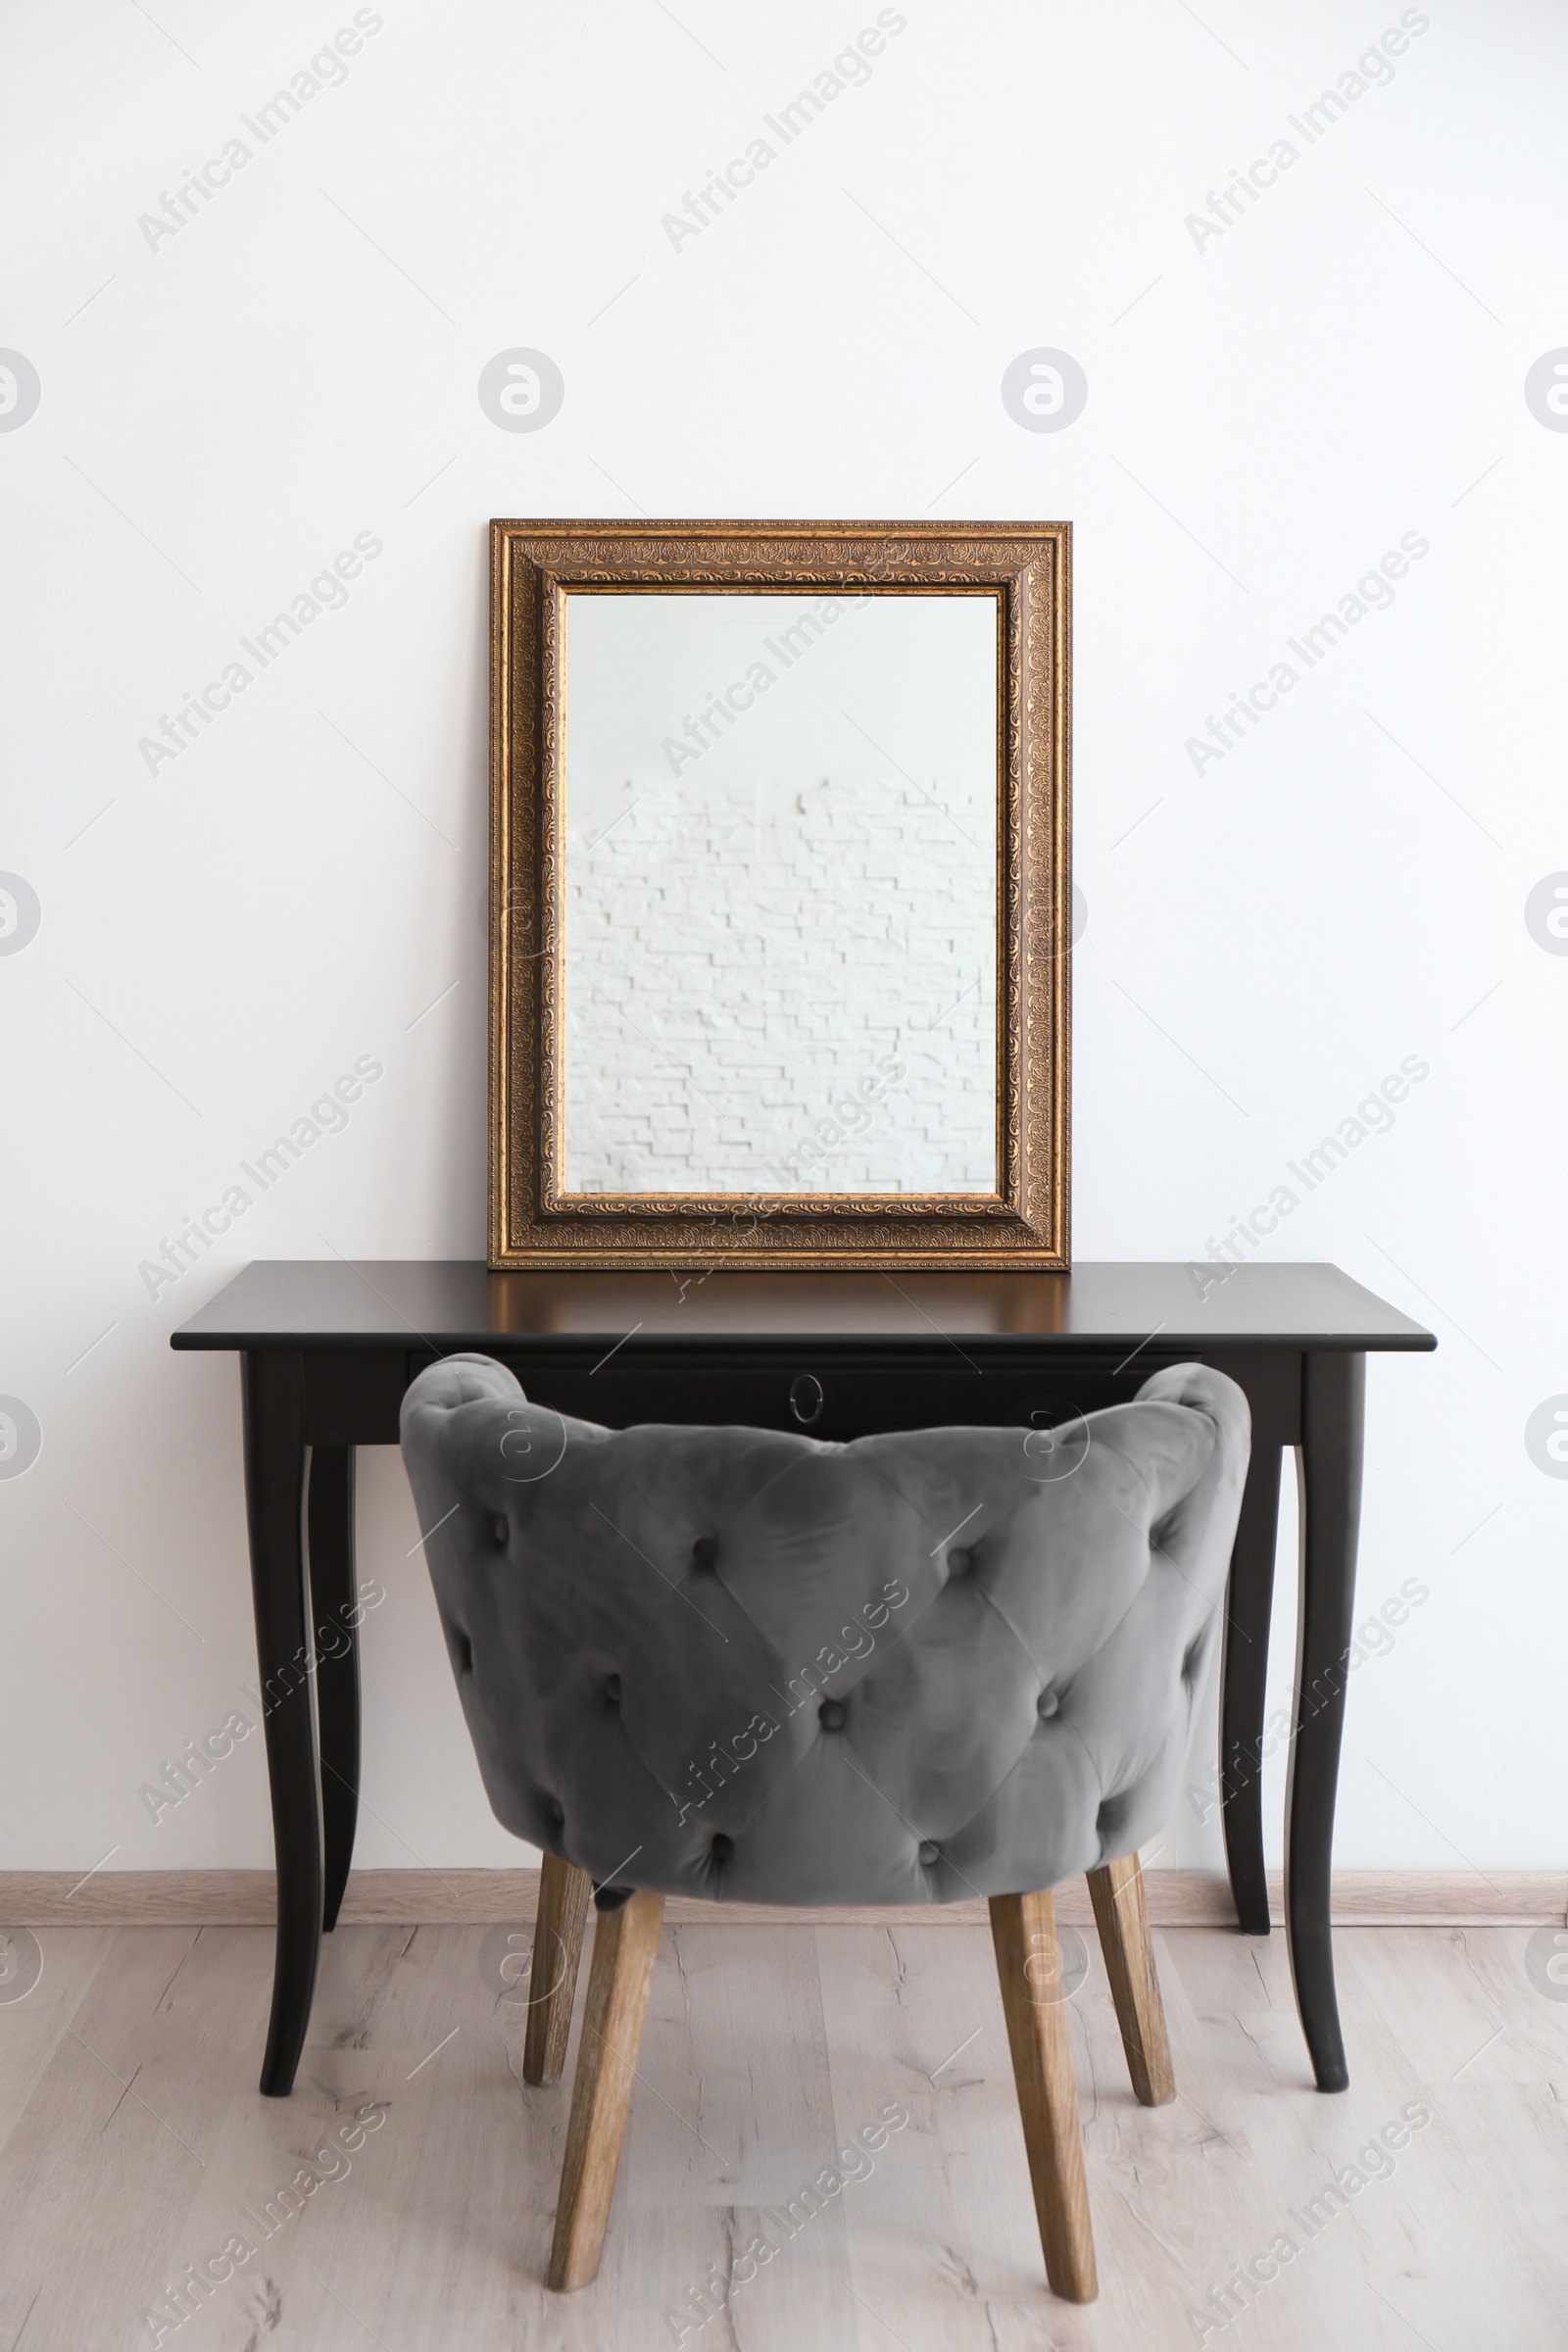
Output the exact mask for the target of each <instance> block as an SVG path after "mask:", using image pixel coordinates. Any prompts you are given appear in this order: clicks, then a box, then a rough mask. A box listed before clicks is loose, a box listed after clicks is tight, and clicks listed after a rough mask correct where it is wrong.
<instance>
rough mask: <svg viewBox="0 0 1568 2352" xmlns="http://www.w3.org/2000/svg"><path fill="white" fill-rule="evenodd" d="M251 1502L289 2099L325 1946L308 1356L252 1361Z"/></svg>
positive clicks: (278, 2020) (282, 2063) (274, 2094)
mask: <svg viewBox="0 0 1568 2352" xmlns="http://www.w3.org/2000/svg"><path fill="white" fill-rule="evenodd" d="M243 1382H244V1397H245V1509H246V1517H247V1519H248V1521H249V1523H250V1539H251V1591H252V1595H253V1598H254V1601H255V1607H256V1655H257V1661H258V1664H259V1666H260V1670H261V1691H262V1707H263V1721H264V1724H265V1726H266V1737H267V1774H268V1780H269V1782H270V1787H271V1794H272V1846H273V1852H274V1855H275V1859H276V1867H277V1957H276V1961H275V1964H274V1968H273V1974H272V2016H271V2023H270V2026H269V2028H268V2034H267V2056H266V2058H265V2060H264V2061H263V2065H262V2089H263V2091H264V2092H265V2093H266V2095H267V2096H268V2097H269V2098H273V2099H281V2098H286V2097H287V2096H288V2094H289V2092H290V2091H291V2090H292V2089H293V2087H294V2073H295V2069H296V2068H297V2067H298V2065H299V2062H300V2052H301V2050H302V2049H303V2048H304V2046H305V2034H306V2029H307V2027H308V2026H309V2024H310V2021H311V2000H312V1996H313V1995H314V1993H315V1991H316V1964H317V1959H318V1957H319V1952H320V1947H321V1798H320V1787H319V1781H318V1779H317V1771H316V1735H315V1730H314V1728H313V1725H312V1722H311V1678H310V1654H311V1653H310V1632H309V1625H308V1620H307V1617H306V1610H305V1554H304V1546H303V1544H302V1542H301V1538H302V1535H303V1527H302V1520H303V1517H304V1508H303V1506H304V1501H305V1494H304V1487H305V1425H304V1416H303V1409H302V1408H303V1403H304V1392H305V1365H304V1359H303V1357H301V1356H300V1355H298V1354H296V1353H290V1352H286V1351H282V1350H279V1351H278V1352H276V1353H273V1352H271V1351H270V1350H269V1351H267V1352H265V1353H262V1352H258V1353H254V1354H249V1353H248V1354H247V1355H246V1356H245V1358H244V1373H243Z"/></svg>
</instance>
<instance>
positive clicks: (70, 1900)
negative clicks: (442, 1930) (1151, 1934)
mask: <svg viewBox="0 0 1568 2352" xmlns="http://www.w3.org/2000/svg"><path fill="white" fill-rule="evenodd" d="M1144 1883H1145V1886H1146V1887H1147V1889H1148V1896H1149V1913H1150V1918H1151V1919H1152V1922H1153V1924H1154V1926H1155V1927H1157V1928H1200V1927H1225V1928H1230V1927H1234V1926H1235V1924H1236V1913H1235V1910H1234V1909H1233V1907H1232V1904H1231V1898H1230V1889H1229V1887H1227V1885H1226V1883H1225V1881H1224V1879H1223V1878H1221V1877H1219V1876H1217V1875H1216V1874H1214V1873H1212V1872H1209V1871H1201V1870H1149V1871H1146V1872H1145V1873H1144ZM538 1887H539V1874H538V1872H537V1871H533V1870H444V1871H434V1870H357V1871H355V1872H354V1874H353V1876H352V1877H351V1878H350V1880H349V1886H348V1894H347V1897H346V1899H345V1901H344V1905H343V1924H344V1925H345V1926H366V1925H386V1926H404V1925H407V1926H421V1925H425V1924H432V1925H434V1924H445V1925H447V1926H449V1927H464V1926H467V1925H470V1924H473V1925H479V1924H483V1925H490V1924H494V1923H499V1922H516V1921H525V1920H530V1919H532V1917H533V1915H534V1907H535V1903H536V1901H537V1897H538ZM1269 1907H1270V1911H1271V1913H1272V1916H1273V1919H1274V1922H1275V1924H1276V1925H1277V1926H1279V1925H1283V1923H1284V1918H1285V1908H1284V1884H1283V1876H1282V1874H1281V1873H1280V1872H1278V1871H1271V1872H1270V1873H1269ZM1056 1915H1057V1917H1058V1918H1059V1919H1062V1920H1065V1921H1068V1922H1070V1923H1071V1924H1073V1925H1074V1926H1078V1927H1086V1926H1087V1925H1088V1924H1089V1922H1090V1919H1091V1918H1092V1916H1093V1914H1092V1912H1091V1910H1090V1905H1089V1890H1088V1887H1087V1885H1086V1884H1085V1882H1084V1881H1083V1880H1082V1879H1073V1880H1070V1881H1068V1882H1067V1884H1066V1885H1064V1886H1062V1887H1058V1888H1057V1889H1056ZM666 1917H667V1918H668V1919H669V1920H671V1921H672V1922H675V1923H680V1924H695V1923H699V1922H705V1923H707V1924H708V1925H710V1926H712V1925H718V1924H722V1925H724V1926H727V1927H786V1926H787V1927H853V1926H861V1925H872V1926H878V1927H881V1926H894V1925H903V1926H906V1927H908V1926H920V1927H976V1926H980V1925H983V1924H984V1922H985V1918H986V1911H985V1906H984V1904H983V1903H979V1902H962V1903H933V1904H924V1905H913V1906H910V1907H907V1908H899V1909H888V1910H874V1909H865V1910H858V1909H857V1910H833V1911H830V1910H810V1911H808V1910H800V1911H797V1910H789V1909H785V1908H783V1907H781V1906H778V1905H774V1904H761V1903H759V1904H741V1903H734V1904H731V1903H705V1902H700V1901H698V1900H696V1899H695V1898H693V1897H691V1896H684V1895H682V1896H674V1897H672V1898H671V1899H670V1902H669V1904H668V1907H667V1911H666ZM275 1918H276V1909H275V1905H274V1899H273V1884H272V1874H271V1872H270V1870H147V1871H97V1872H95V1873H94V1874H93V1876H92V1877H91V1878H89V1879H86V1880H80V1879H77V1878H74V1877H73V1875H72V1873H71V1872H70V1871H54V1870H43V1871H12V1872H6V1873H0V1922H4V1923H5V1924H6V1925H8V1926H14V1927H33V1928H41V1927H173V1926H181V1925H187V1926H192V1927H197V1926H200V1927H270V1926H271V1925H272V1923H273V1921H274V1919H275ZM1333 1918H1334V1925H1335V1926H1336V1927H1341V1928H1350V1927H1412V1928H1413V1927H1420V1928H1435V1927H1521V1928H1534V1927H1557V1926H1562V1925H1563V1924H1565V1923H1568V1873H1564V1872H1563V1871H1560V1870H1495V1871H1492V1872H1489V1873H1487V1874H1486V1875H1485V1876H1483V1874H1482V1873H1481V1872H1480V1871H1475V1870H1464V1871H1430V1870H1345V1871H1336V1872H1335V1874H1334V1898H1333Z"/></svg>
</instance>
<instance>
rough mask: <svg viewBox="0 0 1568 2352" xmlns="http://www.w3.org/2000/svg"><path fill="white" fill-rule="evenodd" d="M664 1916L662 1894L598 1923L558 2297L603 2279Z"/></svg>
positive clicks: (638, 1898) (556, 2265)
mask: <svg viewBox="0 0 1568 2352" xmlns="http://www.w3.org/2000/svg"><path fill="white" fill-rule="evenodd" d="M663 1916H664V1898H663V1896H662V1894H647V1893H637V1894H634V1895H632V1896H631V1897H630V1898H629V1900H628V1901H627V1902H625V1903H624V1904H623V1905H622V1906H621V1908H620V1909H619V1910H618V1911H601V1912H600V1914H599V1917H598V1920H597V1922H596V1923H595V1927H594V1956H593V1960H592V1963H591V1964H590V1967H589V1971H588V2005H587V2008H586V2010H585V2011H584V2013H583V2022H582V2041H581V2044H580V2046H579V2048H578V2051H577V2077H576V2081H575V2082H573V2084H572V2086H571V2121H570V2123H569V2124H568V2125H567V2128H566V2157H565V2162H564V2164H563V2166H562V2168H561V2195H560V2199H559V2201H558V2203H557V2206H556V2235H555V2242H554V2244H553V2245H552V2247H551V2249H550V2272H549V2284H550V2285H551V2286H552V2287H553V2288H554V2289H555V2291H556V2292H557V2293H558V2294H565V2293H567V2292H569V2290H570V2289H571V2288H572V2287H574V2286H586V2285H587V2284H588V2281H589V2280H590V2278H597V2276H598V2273H599V2257H600V2254H601V2253H602V2252H603V2250H604V2243H605V2226H606V2224H607V2223H608V2221H609V2220H610V2203H611V2199H612V2198H613V2195H614V2193H615V2171H616V2167H617V2166H618V2165H619V2163H620V2143H621V2140H622V2139H623V2138H624V2136H625V2132H626V2117H627V2114H628V2112H629V2110H630V2107H631V2085H632V2078H633V2076H634V2075H635V2073H636V2070H637V2052H638V2048H639V2046H640V2044H641V2042H642V2037H643V2019H644V2018H645V2017H646V2015H647V2013H648V1988H649V1986H650V1985H651V1984H652V1982H653V1975H654V1960H655V1956H656V1955H657V1953H658V1950H659V1929H660V1923H661V1922H662V1919H663Z"/></svg>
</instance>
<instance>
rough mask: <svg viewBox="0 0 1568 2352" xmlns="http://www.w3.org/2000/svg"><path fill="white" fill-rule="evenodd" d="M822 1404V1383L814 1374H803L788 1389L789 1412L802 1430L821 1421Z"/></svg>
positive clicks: (823, 1400)
mask: <svg viewBox="0 0 1568 2352" xmlns="http://www.w3.org/2000/svg"><path fill="white" fill-rule="evenodd" d="M824 1402H825V1399H824V1397H823V1395H822V1383H821V1382H820V1381H819V1380H818V1379H817V1378H816V1376H815V1374H814V1373H811V1372H803V1373H802V1374H801V1375H800V1377H799V1379H798V1380H796V1381H795V1382H794V1383H793V1385H792V1387H791V1389H790V1411H791V1412H792V1413H793V1414H794V1415H795V1418H796V1420H797V1421H798V1422H799V1423H800V1425H801V1427H802V1428H803V1429H809V1428H810V1426H811V1424H812V1422H813V1421H819V1420H820V1419H821V1417H822V1406H823V1403H824Z"/></svg>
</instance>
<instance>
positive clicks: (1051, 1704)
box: [1039, 1691, 1061, 1723]
mask: <svg viewBox="0 0 1568 2352" xmlns="http://www.w3.org/2000/svg"><path fill="white" fill-rule="evenodd" d="M1060 1705H1061V1699H1060V1697H1059V1695H1058V1694H1057V1692H1056V1691H1041V1693H1040V1706H1039V1714H1040V1718H1041V1721H1042V1722H1043V1723H1049V1722H1050V1720H1051V1718H1052V1716H1053V1715H1054V1714H1055V1712H1056V1710H1057V1709H1058V1707H1059V1706H1060Z"/></svg>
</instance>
